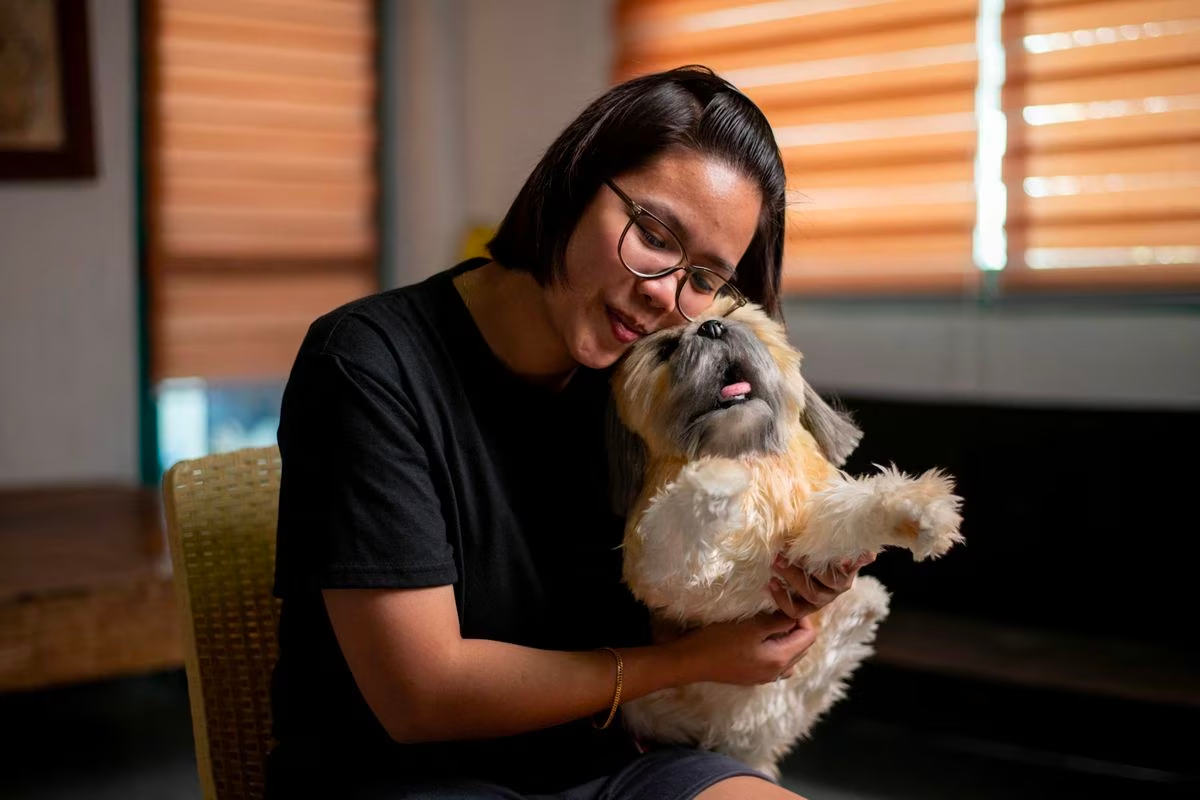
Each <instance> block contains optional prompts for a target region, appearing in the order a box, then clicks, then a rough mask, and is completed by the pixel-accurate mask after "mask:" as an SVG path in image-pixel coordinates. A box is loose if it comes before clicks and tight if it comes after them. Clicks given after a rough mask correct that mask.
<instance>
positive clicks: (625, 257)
mask: <svg viewBox="0 0 1200 800" xmlns="http://www.w3.org/2000/svg"><path fill="white" fill-rule="evenodd" d="M604 183H605V184H606V185H607V186H608V188H610V189H612V190H613V192H615V193H616V195H617V197H619V198H621V199H622V200H623V201H625V206H626V209H627V211H628V212H629V222H628V223H626V225H625V230H624V231H622V232H621V239H620V241H618V242H617V256H618V257H619V258H620V259H621V263H622V264H624V265H625V269H627V270H629V271H630V272H632V273H633V274H634V275H636V276H638V277H639V278H664V277H666V276H667V275H670V274H671V273H672V272H678V271H679V270H683V271H684V272H685V273H686V279H685V280H682V281H679V283H678V285H677V286H676V288H675V307H676V308H678V309H679V313H680V314H682V315H683V317H684V319H686V320H687V321H688V322H692V321H693V320H695V318H696V317H698V316H700V315H701V314H703V313H704V312H705V311H707V310H708V309H709V308H710V307H711V306H712V304H713V303H715V302H716V301H717V298H718V297H725V298H729V299H730V300H732V301H733V305H731V306H730V307H729V309H728V310H727V311H726V312H725V315H728V314H730V313H731V312H732V311H734V310H735V309H737V308H741V307H742V306H744V305H745V304H746V296H745V295H744V294H742V293H741V292H740V291H738V288H737V287H736V286H734V285H733V284H732V283H730V280H731V279H732V277H733V276H732V275H724V274H722V273H720V272H717V271H715V270H711V269H708V268H707V267H697V266H696V265H695V264H692V263H690V262H689V261H688V257H687V252H686V251H685V250H684V249H683V243H682V242H680V241H679V237H678V236H676V235H675V234H674V232H673V231H672V230H671V229H670V228H668V227H667V225H666V223H664V222H663V221H662V220H661V219H659V218H658V217H656V216H654V215H653V214H651V213H650V212H649V211H647V210H646V209H645V208H642V206H640V205H638V204H637V203H636V202H635V201H633V200H632V199H630V197H629V195H627V194H625V193H624V192H623V191H621V190H620V189H619V188H617V185H616V184H615V183H613V182H612V181H611V180H606V181H605V182H604ZM631 231H632V233H633V235H630V232H631Z"/></svg>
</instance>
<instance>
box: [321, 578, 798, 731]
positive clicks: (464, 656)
mask: <svg viewBox="0 0 1200 800" xmlns="http://www.w3.org/2000/svg"><path fill="white" fill-rule="evenodd" d="M324 596H325V605H326V608H327V609H328V610H329V618H330V621H331V622H332V624H333V629H334V632H335V633H336V634H337V639H338V643H339V644H340V646H341V648H342V652H343V654H344V655H345V657H346V662H347V664H349V666H350V671H351V672H352V673H353V675H354V679H355V681H356V682H357V684H358V688H359V691H361V692H362V695H363V697H364V698H365V699H366V701H367V704H368V705H369V706H370V707H371V710H372V711H373V712H374V713H375V716H376V717H378V718H379V720H380V722H381V723H382V724H383V726H384V728H385V729H386V730H387V732H388V734H389V735H390V736H391V737H392V738H393V739H395V740H396V741H400V742H415V741H436V740H447V739H468V738H485V737H494V736H505V735H511V734H516V733H522V732H525V731H531V730H536V729H539V728H545V727H549V726H552V725H557V724H561V723H564V722H569V721H571V720H575V719H579V718H581V717H584V716H587V715H589V714H595V713H600V712H606V711H607V710H608V708H609V704H610V703H611V702H612V696H613V689H614V686H615V680H616V671H615V666H614V660H613V658H612V656H611V655H610V654H609V653H607V652H604V651H587V652H556V651H549V650H537V649H534V648H529V647H521V646H518V645H513V644H506V643H503V642H496V641H490V640H486V639H463V638H462V637H461V636H460V635H459V627H458V613H457V608H456V605H455V600H454V593H453V589H452V587H450V586H436V587H431V588H427V589H383V590H375V589H371V590H366V589H326V590H325V591H324ZM814 636H815V632H814V630H813V628H812V626H811V624H810V623H807V622H801V623H800V624H797V622H796V621H795V620H793V619H791V618H789V617H787V616H785V615H783V614H776V615H764V616H761V617H756V618H754V619H751V620H747V621H745V622H741V623H728V624H722V625H713V626H710V627H708V628H704V629H701V630H698V631H695V632H693V633H690V634H688V635H686V636H683V637H681V638H679V639H676V640H674V641H671V642H668V643H666V644H660V645H652V646H647V647H634V648H622V649H621V655H622V658H623V660H624V680H623V688H622V693H621V697H622V699H623V700H632V699H634V698H637V697H642V696H643V695H646V694H649V693H650V692H653V691H657V690H659V689H665V688H669V687H672V686H679V685H682V684H686V683H694V682H697V681H719V682H724V683H735V684H756V683H765V682H768V681H771V680H774V679H775V678H776V677H777V676H778V675H779V674H780V673H782V672H784V671H786V670H787V669H789V668H790V667H791V665H792V664H794V663H795V662H796V661H797V660H798V659H799V658H800V657H801V656H802V655H803V654H804V651H805V650H807V649H808V647H809V645H811V644H812V641H813V638H814Z"/></svg>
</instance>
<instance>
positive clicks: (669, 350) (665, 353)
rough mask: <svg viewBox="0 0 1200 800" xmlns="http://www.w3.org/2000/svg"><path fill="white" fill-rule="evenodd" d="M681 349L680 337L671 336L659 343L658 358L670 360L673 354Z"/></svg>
mask: <svg viewBox="0 0 1200 800" xmlns="http://www.w3.org/2000/svg"><path fill="white" fill-rule="evenodd" d="M677 349H679V337H678V336H670V337H667V338H666V339H663V340H662V341H661V342H659V343H658V360H659V361H670V360H671V356H673V355H675V351H676V350H677Z"/></svg>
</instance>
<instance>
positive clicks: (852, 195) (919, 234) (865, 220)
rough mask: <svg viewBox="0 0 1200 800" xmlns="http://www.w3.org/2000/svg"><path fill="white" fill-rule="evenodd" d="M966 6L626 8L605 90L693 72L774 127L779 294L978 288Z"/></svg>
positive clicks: (855, 3) (728, 0) (781, 3)
mask: <svg viewBox="0 0 1200 800" xmlns="http://www.w3.org/2000/svg"><path fill="white" fill-rule="evenodd" d="M976 16H977V8H976V2H975V0H776V1H775V2H757V3H754V2H746V1H745V0H741V2H738V0H687V1H680V2H671V1H670V0H624V2H622V3H621V4H620V6H619V10H618V31H619V58H618V65H617V77H618V79H624V78H627V77H632V76H633V75H637V74H643V73H647V72H652V71H656V70H659V69H666V68H669V67H673V66H678V65H681V64H686V63H703V64H705V65H707V66H710V67H712V68H713V69H714V70H716V71H717V72H718V73H720V74H721V75H722V76H724V77H726V78H727V79H729V80H730V81H731V82H732V83H733V84H734V85H736V86H738V87H739V88H740V89H741V90H742V91H744V92H745V93H746V94H747V95H748V96H749V97H751V98H752V99H753V100H754V101H755V102H756V103H758V104H759V106H760V107H761V108H762V109H763V111H764V112H765V113H766V115H767V117H768V119H769V120H770V122H771V125H772V127H773V128H774V129H775V133H776V138H777V140H778V142H779V145H780V148H781V150H782V152H783V156H784V160H785V163H786V166H787V170H788V184H789V187H791V189H792V196H791V198H790V199H791V203H790V208H789V214H788V241H787V248H786V252H785V269H784V288H785V289H786V290H787V291H790V292H806V293H814V292H831V291H832V292H840V291H863V290H875V289H878V290H888V291H896V290H916V291H924V290H940V289H946V288H952V289H961V288H963V287H965V286H969V285H971V284H972V283H973V282H974V281H975V280H976V279H977V275H978V271H977V270H976V269H975V268H974V265H973V259H972V235H973V228H974V225H975V188H974V183H973V177H974V176H973V162H974V154H975V147H976V121H975V111H974V93H975V84H976V79H977V73H978V62H977V55H976V46H975V38H976V33H975V30H976Z"/></svg>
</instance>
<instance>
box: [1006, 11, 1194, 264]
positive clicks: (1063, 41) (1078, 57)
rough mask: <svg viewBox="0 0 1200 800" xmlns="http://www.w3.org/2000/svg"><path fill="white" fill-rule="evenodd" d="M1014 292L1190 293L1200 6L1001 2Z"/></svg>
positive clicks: (1192, 251)
mask: <svg viewBox="0 0 1200 800" xmlns="http://www.w3.org/2000/svg"><path fill="white" fill-rule="evenodd" d="M1006 15H1007V19H1006V21H1005V49H1006V53H1007V57H1008V72H1009V75H1008V88H1007V90H1006V102H1005V105H1006V109H1007V112H1008V119H1009V131H1010V135H1009V139H1010V141H1009V152H1008V155H1007V159H1008V161H1009V165H1008V171H1009V173H1010V174H1011V175H1012V179H1011V180H1010V186H1009V197H1010V203H1011V205H1010V213H1009V241H1010V247H1009V253H1010V255H1009V267H1010V269H1009V270H1008V272H1009V273H1010V274H1009V275H1008V276H1007V277H1008V278H1009V279H1011V280H1012V281H1013V282H1014V283H1015V284H1018V285H1032V286H1088V287H1095V286H1099V285H1106V284H1107V285H1112V286H1116V287H1136V286H1149V287H1156V286H1157V287H1162V286H1179V285H1181V284H1191V285H1200V5H1197V3H1196V2H1194V0H1085V1H1084V2H1080V0H1075V1H1074V2H1066V1H1065V0H1009V3H1008V8H1007V10H1006Z"/></svg>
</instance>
